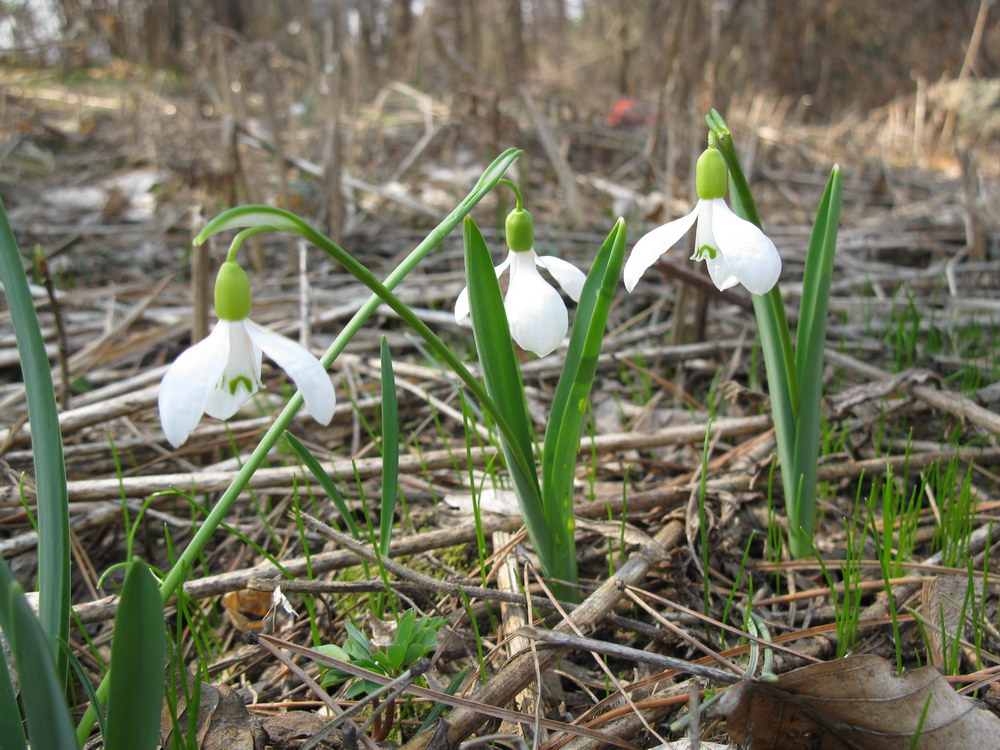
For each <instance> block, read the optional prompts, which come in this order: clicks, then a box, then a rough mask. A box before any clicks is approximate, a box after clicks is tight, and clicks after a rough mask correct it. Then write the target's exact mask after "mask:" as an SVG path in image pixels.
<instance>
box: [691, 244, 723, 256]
mask: <svg viewBox="0 0 1000 750" xmlns="http://www.w3.org/2000/svg"><path fill="white" fill-rule="evenodd" d="M718 252H719V251H718V250H716V249H715V248H714V247H712V246H711V245H702V246H701V247H699V248H698V249H697V250H695V251H694V259H695V260H705V256H706V255H707V256H708V257H709V258H711V259H712V260H715V256H716V254H717V253H718Z"/></svg>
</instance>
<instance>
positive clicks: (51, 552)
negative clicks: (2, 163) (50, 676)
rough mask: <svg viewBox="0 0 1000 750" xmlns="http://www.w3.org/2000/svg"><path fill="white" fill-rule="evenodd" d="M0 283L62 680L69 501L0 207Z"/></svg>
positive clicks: (53, 418) (49, 392)
mask: <svg viewBox="0 0 1000 750" xmlns="http://www.w3.org/2000/svg"><path fill="white" fill-rule="evenodd" d="M0 282H2V283H3V287H4V290H5V292H6V294H7V305H8V307H9V309H10V314H11V319H12V321H13V324H14V335H15V336H16V337H17V350H18V354H19V355H20V358H21V373H22V375H23V377H24V388H25V394H26V396H27V399H28V421H29V422H30V423H31V450H32V454H33V456H34V463H35V494H36V498H37V502H38V592H39V606H38V611H39V619H40V620H41V622H42V627H44V628H45V632H46V633H47V634H48V636H49V638H50V639H51V641H52V653H53V654H54V655H55V657H54V658H55V661H56V670H57V674H58V675H59V681H60V682H63V681H64V679H65V675H66V659H65V658H64V657H63V656H62V654H61V653H59V652H58V649H57V648H56V643H58V642H59V641H60V640H62V641H68V640H69V606H70V596H69V587H70V559H69V501H68V498H67V493H66V466H65V464H64V462H63V449H62V434H61V433H60V431H59V413H58V410H57V408H56V394H55V390H54V389H53V387H52V372H51V370H50V368H49V359H48V357H47V356H46V354H45V342H44V341H43V340H42V334H41V331H40V330H39V328H38V315H37V314H36V313H35V306H34V303H33V302H32V299H31V292H30V291H29V290H28V279H27V277H26V276H25V273H24V267H23V266H22V264H21V254H20V252H19V251H18V248H17V241H16V240H15V239H14V233H13V232H12V231H11V228H10V222H8V221H7V212H6V211H5V210H4V207H3V204H2V203H0Z"/></svg>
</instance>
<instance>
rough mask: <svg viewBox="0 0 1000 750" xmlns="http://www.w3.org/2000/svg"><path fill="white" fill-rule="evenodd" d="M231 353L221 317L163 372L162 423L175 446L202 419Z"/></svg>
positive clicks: (160, 396)
mask: <svg viewBox="0 0 1000 750" xmlns="http://www.w3.org/2000/svg"><path fill="white" fill-rule="evenodd" d="M228 357H229V331H228V329H227V328H226V327H225V326H223V324H222V322H221V321H220V322H219V323H218V324H217V325H216V326H215V328H214V329H212V332H211V333H210V334H209V335H208V336H206V337H205V338H204V339H202V340H201V341H199V342H198V343H197V344H195V345H194V346H192V347H190V348H189V349H185V350H184V351H183V352H182V353H181V355H180V356H179V357H178V358H177V359H176V360H175V361H174V363H173V364H172V365H170V369H168V370H167V374H166V375H164V376H163V382H161V383H160V392H159V398H158V401H159V408H160V423H161V424H162V425H163V434H164V435H166V438H167V440H168V441H170V444H171V445H172V446H174V447H175V448H177V447H179V446H180V445H182V444H183V443H184V441H185V440H187V439H188V435H190V434H191V430H193V429H194V428H195V426H196V425H197V424H198V422H199V421H201V416H202V414H204V413H205V407H206V405H207V404H208V400H209V397H210V396H211V394H212V391H213V390H214V389H215V386H216V384H217V383H218V382H219V380H220V379H221V378H222V373H223V371H224V370H225V369H226V361H227V359H228Z"/></svg>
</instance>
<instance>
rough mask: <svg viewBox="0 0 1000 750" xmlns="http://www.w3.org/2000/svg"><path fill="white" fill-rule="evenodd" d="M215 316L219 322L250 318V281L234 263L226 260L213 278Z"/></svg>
mask: <svg viewBox="0 0 1000 750" xmlns="http://www.w3.org/2000/svg"><path fill="white" fill-rule="evenodd" d="M215 314H216V315H218V316H219V319H220V320H245V319H246V318H249V317H250V279H249V278H247V272H246V271H244V270H243V268H242V267H241V266H240V265H239V264H238V263H235V262H234V261H231V260H227V261H226V262H225V263H223V264H222V267H221V268H220V269H219V275H218V276H216V277H215Z"/></svg>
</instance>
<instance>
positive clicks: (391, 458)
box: [378, 336, 399, 557]
mask: <svg viewBox="0 0 1000 750" xmlns="http://www.w3.org/2000/svg"><path fill="white" fill-rule="evenodd" d="M379 353H380V355H381V359H382V507H381V509H380V510H379V537H378V546H379V550H380V551H381V553H382V556H383V557H388V556H389V544H390V542H392V522H393V520H394V519H395V517H396V496H397V494H399V401H398V400H397V398H396V376H395V375H394V374H393V371H392V357H391V356H389V341H388V339H386V337H385V336H383V337H382V341H381V344H380V352H379Z"/></svg>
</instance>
